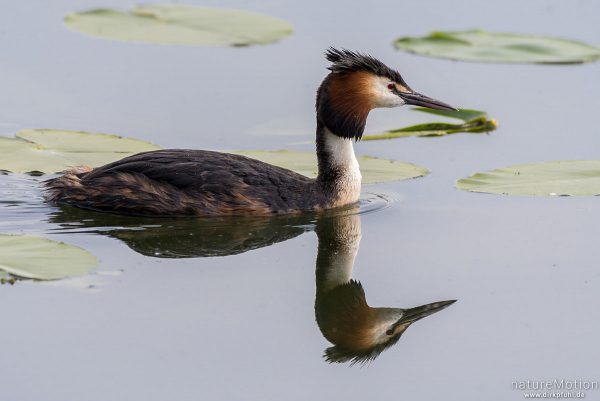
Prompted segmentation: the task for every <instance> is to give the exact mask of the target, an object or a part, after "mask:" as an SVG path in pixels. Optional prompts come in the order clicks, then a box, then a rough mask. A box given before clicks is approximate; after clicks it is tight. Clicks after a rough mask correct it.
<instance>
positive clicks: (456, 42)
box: [394, 30, 600, 64]
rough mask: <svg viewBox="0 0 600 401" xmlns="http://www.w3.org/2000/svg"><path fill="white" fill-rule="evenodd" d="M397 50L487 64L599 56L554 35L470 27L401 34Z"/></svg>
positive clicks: (568, 60) (558, 61)
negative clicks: (418, 33)
mask: <svg viewBox="0 0 600 401" xmlns="http://www.w3.org/2000/svg"><path fill="white" fill-rule="evenodd" d="M394 45H395V47H396V48H397V49H400V50H405V51H408V52H411V53H415V54H420V55H424V56H431V57H440V58H449V59H452V60H464V61H481V62H490V63H540V64H571V63H583V62H586V61H594V60H597V59H598V58H600V49H599V48H597V47H594V46H590V45H588V44H586V43H583V42H579V41H576V40H570V39H562V38H556V37H546V36H534V35H519V34H513V33H498V32H486V31H483V30H470V31H460V32H433V33H431V34H429V36H425V37H402V38H399V39H397V40H396V41H395V42H394Z"/></svg>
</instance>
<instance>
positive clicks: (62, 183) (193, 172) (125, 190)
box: [45, 48, 455, 216]
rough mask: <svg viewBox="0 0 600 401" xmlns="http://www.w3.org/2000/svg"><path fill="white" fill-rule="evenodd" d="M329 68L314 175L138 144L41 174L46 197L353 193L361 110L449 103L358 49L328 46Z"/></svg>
mask: <svg viewBox="0 0 600 401" xmlns="http://www.w3.org/2000/svg"><path fill="white" fill-rule="evenodd" d="M325 55H326V57H327V60H329V61H330V62H331V63H332V64H331V66H330V67H329V70H330V71H331V72H330V73H329V74H328V75H327V77H325V79H324V80H323V82H322V83H321V85H320V86H319V89H318V91H317V104H316V109H317V134H316V147H317V159H318V176H317V178H316V179H311V178H307V177H305V176H303V175H300V174H298V173H295V172H293V171H290V170H288V169H285V168H281V167H277V166H273V165H270V164H267V163H264V162H261V161H258V160H254V159H251V158H248V157H244V156H239V155H233V154H228V153H220V152H212V151H206V150H188V149H165V150H157V151H151V152H144V153H139V154H136V155H133V156H129V157H126V158H124V159H121V160H119V161H116V162H114V163H110V164H107V165H105V166H102V167H98V168H94V169H92V168H90V167H78V168H74V169H72V170H68V171H66V172H65V173H64V174H63V175H62V176H60V177H58V178H54V179H51V180H48V181H46V183H45V186H46V199H47V200H48V201H50V202H56V203H63V204H69V205H73V206H77V207H80V208H85V209H93V210H99V211H107V212H113V213H120V214H131V215H172V216H174V215H195V216H219V215H221V216H222V215H248V214H257V215H267V214H285V213H297V212H302V211H310V210H322V209H330V208H334V207H338V206H343V205H348V204H352V203H355V202H357V201H358V199H359V196H360V188H361V174H360V170H359V166H358V162H357V160H356V157H355V156H354V148H353V147H352V140H353V139H354V140H359V139H360V138H361V136H362V134H363V131H364V128H365V123H366V121H367V116H368V114H369V111H371V110H372V109H374V108H377V107H397V106H402V105H405V104H411V105H417V106H423V107H428V108H433V109H440V110H455V109H454V108H453V107H451V106H449V105H447V104H445V103H443V102H440V101H438V100H435V99H432V98H429V97H427V96H424V95H421V94H419V93H417V92H414V91H413V90H412V89H411V88H410V87H409V86H408V85H407V84H406V82H404V80H403V79H402V77H401V76H400V73H398V72H397V71H395V70H393V69H391V68H389V67H387V66H386V65H385V64H383V63H382V62H381V61H379V60H377V59H375V58H373V57H371V56H368V55H364V54H361V53H358V52H353V51H349V50H345V49H342V50H338V49H334V48H329V49H328V50H327V51H326V53H325Z"/></svg>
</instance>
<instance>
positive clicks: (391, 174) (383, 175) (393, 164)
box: [228, 150, 429, 184]
mask: <svg viewBox="0 0 600 401" xmlns="http://www.w3.org/2000/svg"><path fill="white" fill-rule="evenodd" d="M228 152H229V153H235V154H238V155H243V156H248V157H252V158H254V159H258V160H261V161H263V162H266V163H270V164H274V165H276V166H280V167H284V168H287V169H290V170H293V171H295V172H297V173H299V174H302V175H305V176H307V177H311V178H314V177H316V176H317V156H316V155H315V153H313V152H293V151H289V150H275V151H261V150H248V151H241V150H238V151H228ZM357 159H358V163H359V164H360V171H361V174H362V178H363V183H364V184H373V183H377V182H386V181H400V180H407V179H410V178H416V177H422V176H424V175H427V174H428V173H429V170H428V169H426V168H424V167H420V166H416V165H414V164H411V163H406V162H401V161H396V160H388V159H380V158H377V157H371V156H357Z"/></svg>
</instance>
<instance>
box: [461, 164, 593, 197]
mask: <svg viewBox="0 0 600 401" xmlns="http://www.w3.org/2000/svg"><path fill="white" fill-rule="evenodd" d="M456 187H457V188H459V189H462V190H465V191H472V192H485V193H491V194H501V195H532V196H557V195H561V196H571V195H577V196H583V195H600V160H568V161H553V162H545V163H531V164H517V165H514V166H510V167H504V168H498V169H495V170H492V171H488V172H485V173H477V174H473V175H472V176H470V177H467V178H463V179H460V180H458V181H457V183H456Z"/></svg>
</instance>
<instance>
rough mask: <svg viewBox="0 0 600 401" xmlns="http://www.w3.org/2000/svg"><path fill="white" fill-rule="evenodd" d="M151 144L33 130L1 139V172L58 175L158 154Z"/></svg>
mask: <svg viewBox="0 0 600 401" xmlns="http://www.w3.org/2000/svg"><path fill="white" fill-rule="evenodd" d="M156 149H160V147H158V146H156V145H154V144H151V143H149V142H144V141H140V140H137V139H132V138H123V137H120V136H117V135H109V134H94V133H88V132H81V131H60V130H52V129H32V130H23V131H19V132H18V133H17V134H16V138H6V137H0V170H7V171H11V172H13V173H29V172H33V171H39V172H42V173H56V172H59V171H62V170H65V169H67V168H69V167H74V166H80V165H87V166H92V167H96V166H101V165H103V164H106V163H110V162H113V161H115V160H119V159H121V158H123V157H125V156H129V155H132V154H134V153H139V152H145V151H148V150H156Z"/></svg>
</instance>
